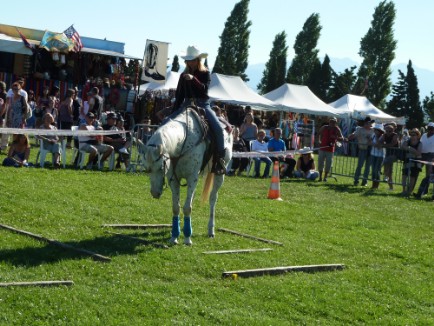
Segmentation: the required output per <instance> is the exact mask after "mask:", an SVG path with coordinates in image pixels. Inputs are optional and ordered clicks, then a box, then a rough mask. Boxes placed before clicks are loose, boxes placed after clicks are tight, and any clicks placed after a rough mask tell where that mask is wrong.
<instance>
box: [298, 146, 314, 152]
mask: <svg viewBox="0 0 434 326" xmlns="http://www.w3.org/2000/svg"><path fill="white" fill-rule="evenodd" d="M298 153H299V154H310V153H313V150H311V149H310V147H303V148H302V149H300V150H299V151H298Z"/></svg>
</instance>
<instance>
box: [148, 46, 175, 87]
mask: <svg viewBox="0 0 434 326" xmlns="http://www.w3.org/2000/svg"><path fill="white" fill-rule="evenodd" d="M168 54H169V43H166V42H159V41H152V40H147V41H146V48H145V54H144V58H143V73H142V80H145V81H148V82H156V83H161V84H164V83H165V82H166V70H167V56H168Z"/></svg>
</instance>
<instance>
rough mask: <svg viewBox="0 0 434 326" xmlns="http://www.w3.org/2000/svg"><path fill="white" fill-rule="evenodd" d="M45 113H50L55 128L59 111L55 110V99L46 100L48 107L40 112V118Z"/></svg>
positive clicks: (51, 97)
mask: <svg viewBox="0 0 434 326" xmlns="http://www.w3.org/2000/svg"><path fill="white" fill-rule="evenodd" d="M46 113H50V114H51V115H52V116H53V119H54V122H53V124H54V125H55V126H57V121H58V117H59V111H58V110H57V108H56V98H55V97H53V96H50V97H49V99H48V106H47V107H45V108H44V110H43V111H42V117H44V115H45V114H46Z"/></svg>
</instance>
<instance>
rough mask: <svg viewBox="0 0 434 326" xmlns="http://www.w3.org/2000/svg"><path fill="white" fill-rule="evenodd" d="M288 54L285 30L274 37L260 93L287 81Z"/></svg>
mask: <svg viewBox="0 0 434 326" xmlns="http://www.w3.org/2000/svg"><path fill="white" fill-rule="evenodd" d="M287 55H288V46H287V45H286V33H285V31H283V32H281V33H279V34H277V35H276V37H275V38H274V42H273V47H272V49H271V52H270V59H269V60H268V62H267V63H266V64H265V70H264V72H263V74H262V79H261V82H260V83H259V84H258V86H257V88H258V90H259V93H261V94H266V93H268V92H270V91H272V90H274V89H276V88H278V87H280V86H282V85H283V84H284V83H285V74H286V57H287Z"/></svg>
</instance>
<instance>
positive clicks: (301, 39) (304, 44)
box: [286, 13, 322, 85]
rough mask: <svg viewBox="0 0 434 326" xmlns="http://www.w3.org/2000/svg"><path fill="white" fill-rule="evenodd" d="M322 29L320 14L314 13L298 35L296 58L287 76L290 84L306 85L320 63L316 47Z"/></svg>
mask: <svg viewBox="0 0 434 326" xmlns="http://www.w3.org/2000/svg"><path fill="white" fill-rule="evenodd" d="M321 28H322V27H321V25H320V23H319V14H316V13H314V14H312V15H311V16H310V17H309V18H308V19H307V20H306V22H305V23H304V25H303V29H302V31H301V32H300V33H298V35H297V37H296V39H295V43H294V51H295V56H294V59H293V60H292V63H291V65H290V67H289V69H288V73H287V75H286V81H287V82H288V83H291V84H299V85H306V83H307V81H308V80H309V77H310V74H311V72H312V71H313V69H314V68H315V65H318V63H319V59H318V52H319V50H318V49H316V46H317V44H318V39H319V37H320V34H321Z"/></svg>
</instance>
